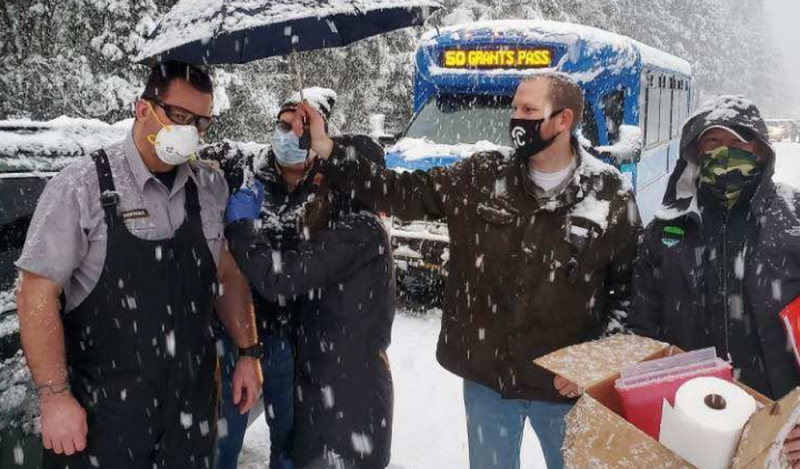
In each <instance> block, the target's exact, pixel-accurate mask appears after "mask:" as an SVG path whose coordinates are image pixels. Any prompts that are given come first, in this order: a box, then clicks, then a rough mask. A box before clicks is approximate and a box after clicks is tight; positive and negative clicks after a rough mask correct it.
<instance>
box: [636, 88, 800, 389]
mask: <svg viewBox="0 0 800 469" xmlns="http://www.w3.org/2000/svg"><path fill="white" fill-rule="evenodd" d="M712 126H725V127H729V128H732V129H734V130H736V131H737V132H739V133H741V134H744V135H748V136H750V137H752V138H755V139H757V140H759V141H760V143H761V146H762V147H763V148H764V149H765V153H766V161H765V162H764V171H763V174H762V175H761V177H760V180H759V181H758V183H757V184H755V185H753V186H751V187H749V188H748V189H746V190H745V193H744V195H743V196H742V197H741V199H740V200H739V202H737V204H736V205H735V206H734V207H733V208H732V209H731V210H730V211H729V212H728V211H726V210H725V209H723V208H722V207H721V206H719V205H717V204H716V203H715V202H714V201H713V200H711V199H710V198H709V197H706V196H704V194H703V192H702V191H700V190H698V187H699V186H698V180H699V169H698V164H697V161H698V160H697V158H698V155H697V150H696V142H697V141H698V139H699V137H700V136H701V135H702V133H703V132H704V131H705V130H707V129H708V128H710V127H712ZM774 168H775V153H774V150H773V149H772V147H771V145H770V143H769V135H768V133H767V127H766V125H765V123H764V121H763V119H761V117H760V114H759V111H758V109H757V108H756V107H755V106H754V105H753V104H752V103H750V102H749V101H746V100H744V99H742V98H738V97H722V98H719V99H717V100H716V101H714V102H712V103H710V104H709V105H707V106H706V107H704V108H703V109H701V110H700V111H699V112H698V113H697V114H695V115H694V116H693V117H692V118H691V119H690V120H689V121H688V122H687V123H686V125H685V126H684V129H683V134H682V137H681V153H680V159H679V161H678V162H677V164H676V167H675V170H674V172H673V174H672V175H671V178H670V181H669V185H668V189H667V192H666V194H665V197H664V201H663V206H662V208H661V210H660V211H658V212H657V214H656V218H655V219H654V220H653V221H652V222H651V223H650V225H648V227H647V229H646V230H645V232H644V235H643V237H642V240H641V243H640V248H639V253H638V255H637V260H636V262H635V267H634V282H633V291H634V297H633V305H632V310H631V316H630V317H629V320H628V326H629V328H630V329H631V330H632V331H633V332H636V333H639V334H642V335H646V336H650V337H654V338H657V339H660V340H664V341H666V342H669V343H672V344H674V345H677V346H678V347H680V348H682V349H684V350H696V349H700V348H705V347H715V348H716V349H717V353H718V355H720V356H721V357H723V358H728V359H731V360H732V362H733V366H734V369H735V370H736V371H735V375H736V377H737V378H738V379H740V380H741V381H742V382H743V383H744V384H746V385H748V386H750V387H752V388H754V389H755V390H757V391H759V392H761V393H762V394H764V395H766V396H768V397H770V398H773V399H779V398H781V397H783V396H784V395H785V394H786V393H788V392H789V391H791V390H792V389H793V388H794V387H796V386H797V385H798V384H800V374H798V364H797V363H796V360H795V358H794V356H793V354H792V353H791V352H790V349H789V347H788V342H787V336H786V333H785V332H784V329H783V325H782V324H781V321H780V319H779V316H778V314H779V313H780V311H781V310H782V309H783V308H784V306H786V305H787V304H788V303H790V302H791V301H793V300H794V299H795V298H797V297H798V295H800V218H798V214H800V212H799V211H798V210H799V209H800V195H798V194H797V192H795V191H794V190H792V189H790V188H788V187H784V186H782V185H779V184H776V183H775V182H773V181H772V175H773V174H774Z"/></svg>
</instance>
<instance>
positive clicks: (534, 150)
mask: <svg viewBox="0 0 800 469" xmlns="http://www.w3.org/2000/svg"><path fill="white" fill-rule="evenodd" d="M563 111H564V110H563V109H561V110H558V111H556V112H554V113H552V114H550V117H549V118H548V119H511V122H510V123H509V125H508V132H509V135H510V136H511V144H512V145H514V150H516V152H515V155H516V156H518V157H520V158H527V157H529V156H533V155H536V154H538V153H541V152H542V151H544V150H546V149H547V148H548V147H549V146H550V145H552V144H553V142H555V140H556V137H558V135H556V136H555V137H553V138H551V139H549V140H545V139H543V138H542V132H541V131H542V124H544V123H545V121H547V120H549V119H552V118H554V117H556V116H557V115H559V114H561V113H562V112H563Z"/></svg>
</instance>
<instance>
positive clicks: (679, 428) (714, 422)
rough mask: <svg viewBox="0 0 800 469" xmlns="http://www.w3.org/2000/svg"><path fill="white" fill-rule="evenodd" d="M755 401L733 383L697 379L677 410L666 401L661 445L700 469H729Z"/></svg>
mask: <svg viewBox="0 0 800 469" xmlns="http://www.w3.org/2000/svg"><path fill="white" fill-rule="evenodd" d="M756 409H757V406H756V401H755V399H754V398H753V397H752V396H751V395H749V394H747V392H745V391H744V390H743V389H741V388H740V387H738V386H736V385H735V384H733V383H729V382H727V381H724V380H721V379H718V378H696V379H693V380H691V381H687V382H686V383H684V384H683V385H682V386H681V387H680V389H678V393H677V394H676V396H675V408H674V409H673V408H672V407H671V406H670V405H669V403H668V402H667V401H666V400H665V401H664V408H663V415H662V419H661V435H660V439H659V440H660V442H661V444H663V445H664V446H666V447H667V448H669V449H671V450H672V451H673V452H675V453H676V454H678V455H679V456H681V457H682V458H683V459H685V460H686V461H688V462H690V463H692V464H693V465H695V466H696V467H698V468H699V469H727V468H728V467H729V466H730V464H731V460H732V459H733V456H734V452H735V451H736V447H737V445H738V444H739V438H740V437H741V435H742V430H743V429H744V426H745V425H746V424H747V421H748V420H749V419H750V417H751V416H752V415H753V414H754V413H755V412H756Z"/></svg>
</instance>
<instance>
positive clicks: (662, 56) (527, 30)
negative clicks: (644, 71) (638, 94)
mask: <svg viewBox="0 0 800 469" xmlns="http://www.w3.org/2000/svg"><path fill="white" fill-rule="evenodd" d="M487 33H490V34H491V35H492V36H493V37H500V36H514V35H519V36H530V37H540V36H542V35H548V36H551V37H549V38H548V39H550V40H553V41H555V42H561V43H564V44H571V43H573V42H574V41H575V40H576V39H578V38H580V39H583V40H585V41H589V42H592V43H594V44H596V45H609V46H612V47H613V48H615V49H617V50H619V51H624V50H625V49H628V48H633V49H635V50H637V51H638V52H639V55H640V56H641V59H642V62H643V63H645V64H648V65H651V66H653V67H657V68H661V69H664V70H676V71H678V72H679V73H682V74H685V75H690V74H691V71H692V69H691V66H690V65H689V62H687V61H686V60H684V59H681V58H680V57H676V56H674V55H672V54H669V53H667V52H664V51H662V50H659V49H656V48H654V47H651V46H648V45H646V44H643V43H641V42H639V41H636V40H634V39H631V38H629V37H627V36H623V35H620V34H616V33H612V32H609V31H606V30H603V29H599V28H594V27H591V26H585V25H580V24H574V23H564V22H558V21H548V20H494V21H475V22H471V23H462V24H457V25H453V26H448V27H445V28H439V29H438V30H431V31H428V32H426V33H425V34H424V35H423V36H422V38H421V39H420V46H422V45H431V43H433V42H435V41H437V40H439V39H440V38H442V37H443V36H445V37H448V38H449V39H451V40H461V39H467V38H469V37H470V36H473V35H476V34H487Z"/></svg>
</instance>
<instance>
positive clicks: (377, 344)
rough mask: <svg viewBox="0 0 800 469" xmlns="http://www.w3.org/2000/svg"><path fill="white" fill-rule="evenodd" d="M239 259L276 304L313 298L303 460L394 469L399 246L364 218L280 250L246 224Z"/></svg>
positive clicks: (306, 305)
mask: <svg viewBox="0 0 800 469" xmlns="http://www.w3.org/2000/svg"><path fill="white" fill-rule="evenodd" d="M226 235H227V237H228V242H229V245H230V249H231V252H232V253H233V256H234V258H235V259H236V262H237V264H238V265H239V267H240V268H241V270H242V272H244V274H245V275H246V276H247V278H248V280H249V281H250V283H251V285H252V286H253V287H254V289H255V290H256V291H257V292H258V293H259V294H260V295H262V296H263V297H264V298H265V299H266V300H267V301H270V302H278V301H279V300H280V299H281V298H289V297H295V296H297V297H304V298H308V299H311V300H316V301H302V302H301V305H302V306H301V307H300V311H299V312H298V313H297V314H296V315H295V316H294V317H293V318H292V325H293V327H292V329H293V330H294V331H295V332H294V333H295V339H294V342H295V347H296V354H297V375H296V376H297V377H296V399H295V430H294V431H295V433H294V451H293V453H294V460H295V463H296V464H297V465H298V466H300V467H302V466H304V465H306V464H308V463H309V462H311V461H312V460H314V459H316V458H318V457H319V456H321V455H322V454H323V452H324V451H325V450H326V449H327V450H332V451H335V452H336V453H337V454H339V455H340V456H342V457H343V458H344V459H346V460H349V461H351V462H354V463H356V464H357V465H358V467H361V468H367V469H372V468H375V469H382V468H384V467H386V466H387V465H388V464H389V459H390V448H391V429H392V409H393V387H392V378H391V372H390V369H389V362H388V357H387V355H386V349H387V347H388V346H389V342H390V337H391V327H392V322H393V319H394V311H395V279H394V267H393V262H392V251H391V244H390V242H389V237H388V234H387V232H386V230H385V229H384V227H383V224H382V222H381V221H380V220H379V219H378V218H377V217H376V216H374V215H372V214H369V213H365V212H361V213H352V214H349V215H345V216H343V217H342V218H341V219H339V220H338V221H334V222H332V224H331V227H330V228H326V229H323V230H321V231H319V232H316V233H314V234H313V235H312V236H311V239H310V240H309V241H303V240H300V241H299V243H298V245H297V248H296V249H285V248H284V249H282V250H280V251H278V250H274V249H273V247H272V246H271V245H270V242H269V240H268V238H265V237H263V236H260V234H259V233H258V232H257V231H256V230H254V228H253V222H252V221H250V220H243V221H239V222H236V223H233V224H231V225H229V226H228V228H227V229H226Z"/></svg>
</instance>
